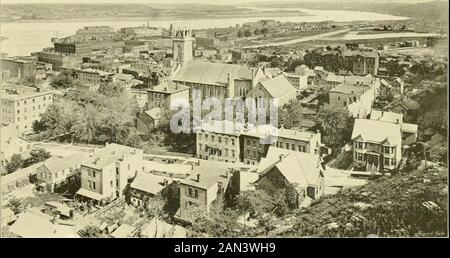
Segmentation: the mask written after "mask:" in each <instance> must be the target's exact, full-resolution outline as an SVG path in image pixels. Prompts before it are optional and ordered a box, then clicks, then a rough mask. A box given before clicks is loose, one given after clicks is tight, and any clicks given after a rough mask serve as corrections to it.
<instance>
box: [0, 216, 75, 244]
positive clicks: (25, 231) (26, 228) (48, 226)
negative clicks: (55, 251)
mask: <svg viewBox="0 0 450 258" xmlns="http://www.w3.org/2000/svg"><path fill="white" fill-rule="evenodd" d="M9 232H11V233H12V234H14V235H16V236H18V237H23V238H79V237H80V236H79V235H78V234H77V233H76V230H75V227H74V226H72V225H69V224H66V223H64V224H60V223H58V221H57V220H56V221H55V218H54V217H53V216H49V215H46V214H44V213H41V212H37V211H26V212H24V213H21V214H19V215H18V218H17V220H16V221H15V222H14V224H12V225H11V226H10V227H9Z"/></svg>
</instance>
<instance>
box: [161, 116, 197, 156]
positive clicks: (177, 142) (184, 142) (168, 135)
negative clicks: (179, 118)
mask: <svg viewBox="0 0 450 258" xmlns="http://www.w3.org/2000/svg"><path fill="white" fill-rule="evenodd" d="M175 113H176V111H170V110H167V111H163V112H162V114H161V118H160V120H159V123H158V126H157V128H156V131H160V132H163V133H164V143H165V144H166V145H168V146H170V147H171V149H172V150H174V151H180V152H188V153H192V152H193V149H192V148H193V146H194V142H195V134H194V133H184V132H180V133H174V132H172V130H171V129H170V120H171V119H172V116H173V115H174V114H175Z"/></svg>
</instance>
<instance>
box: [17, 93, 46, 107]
mask: <svg viewBox="0 0 450 258" xmlns="http://www.w3.org/2000/svg"><path fill="white" fill-rule="evenodd" d="M43 99H44V100H51V99H52V95H49V96H44V97H43ZM38 100H39V99H38ZM31 102H32V103H36V99H35V98H33V99H32V100H31ZM16 103H17V106H20V101H16ZM23 104H25V105H26V104H27V101H26V100H24V101H23Z"/></svg>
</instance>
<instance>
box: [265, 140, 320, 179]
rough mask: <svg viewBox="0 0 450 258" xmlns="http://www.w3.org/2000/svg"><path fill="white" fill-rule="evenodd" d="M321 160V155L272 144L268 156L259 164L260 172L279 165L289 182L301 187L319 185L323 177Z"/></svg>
mask: <svg viewBox="0 0 450 258" xmlns="http://www.w3.org/2000/svg"><path fill="white" fill-rule="evenodd" d="M320 162H321V159H320V156H319V155H314V154H310V153H304V152H298V151H291V150H286V149H281V148H277V147H273V146H270V147H269V150H268V152H267V156H266V158H264V159H262V160H261V162H260V163H259V165H258V173H260V174H261V175H264V174H265V173H267V172H268V171H270V170H271V169H272V168H273V167H277V168H278V170H279V171H280V172H281V174H283V176H284V177H285V178H286V180H288V182H289V183H293V184H297V185H298V186H301V187H306V186H308V185H319V184H320V178H321V177H323V174H322V166H321V164H320Z"/></svg>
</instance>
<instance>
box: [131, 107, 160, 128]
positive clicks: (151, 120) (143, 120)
mask: <svg viewBox="0 0 450 258" xmlns="http://www.w3.org/2000/svg"><path fill="white" fill-rule="evenodd" d="M162 111H163V110H162V109H161V108H159V107H155V108H152V109H150V110H147V111H144V112H142V113H139V114H138V116H137V121H136V129H137V130H138V131H139V132H141V133H151V132H152V131H153V129H154V128H155V127H156V126H157V125H158V122H159V120H160V119H161V114H162V113H161V112H162Z"/></svg>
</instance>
